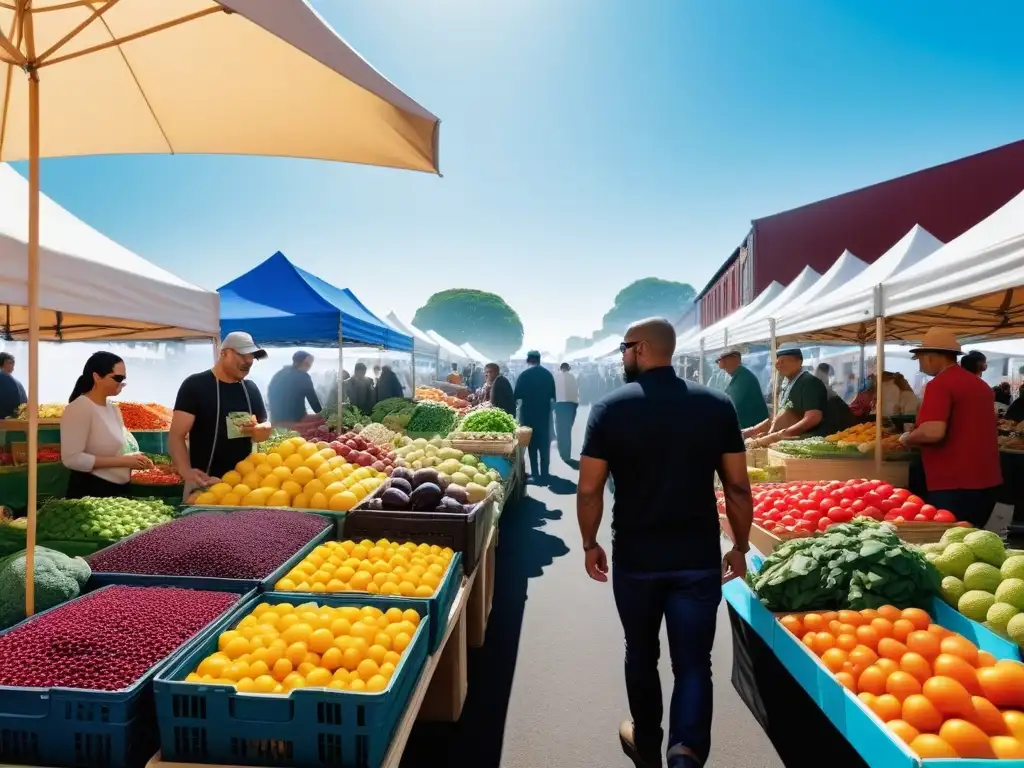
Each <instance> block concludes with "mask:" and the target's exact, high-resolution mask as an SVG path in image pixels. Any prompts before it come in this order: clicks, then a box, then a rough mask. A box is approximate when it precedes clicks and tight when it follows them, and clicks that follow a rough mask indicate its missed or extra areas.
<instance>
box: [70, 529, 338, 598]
mask: <svg viewBox="0 0 1024 768" xmlns="http://www.w3.org/2000/svg"><path fill="white" fill-rule="evenodd" d="M333 534H334V530H333V529H332V528H326V529H324V530H323V531H321V532H320V533H318V534H317V535H316V536H315V537H314V538H313V539H311V540H310V541H309V542H308V543H307V544H305V545H303V547H302V548H301V549H300V550H299V551H298V552H296V553H295V554H294V555H292V556H291V557H290V558H289V559H288V560H286V561H285V563H284V565H283V566H281V567H282V568H283V567H284V566H288V567H289V569H290V568H291V565H289V564H292V565H294V564H295V563H298V562H299V561H300V560H301V559H302V557H300V555H302V553H303V552H309V551H311V550H312V549H313V548H314V547H316V546H318V545H320V544H322V543H323V542H325V541H327V540H328V539H330V538H331V537H332V536H333ZM296 558H298V559H296ZM274 573H277V571H275V572H274ZM274 581H276V579H274V575H273V574H271V575H270V576H267V577H266V578H264V579H221V578H216V577H214V576H170V575H166V574H159V573H100V572H96V571H93V573H92V575H91V576H90V577H89V581H88V582H87V583H86V585H85V586H86V590H93V589H98V588H99V587H104V586H108V585H110V584H125V585H128V586H133V587H184V588H186V589H209V590H213V591H214V592H241V593H245V592H251V591H252V590H254V589H263V590H266V589H269V586H270V585H272V584H273V583H274Z"/></svg>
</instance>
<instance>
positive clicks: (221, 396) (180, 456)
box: [169, 331, 271, 497]
mask: <svg viewBox="0 0 1024 768" xmlns="http://www.w3.org/2000/svg"><path fill="white" fill-rule="evenodd" d="M266 356H267V353H266V351H265V350H263V349H261V348H260V347H259V346H257V345H256V342H255V341H253V339H252V336H250V335H249V334H248V333H243V332H241V331H235V332H233V333H229V334H228V335H227V336H225V337H224V341H223V342H221V345H220V354H219V356H218V358H217V362H216V363H215V364H214V366H213V368H212V369H210V370H208V371H203V372H202V373H195V374H192V375H191V376H189V377H188V378H187V379H185V380H184V381H183V382H182V383H181V387H180V388H179V389H178V397H177V398H176V399H175V401H174V417H173V418H172V419H171V431H170V440H169V443H170V445H169V447H170V453H171V459H172V461H173V462H174V467H175V469H176V470H177V471H178V474H180V475H181V476H182V478H184V480H185V496H186V497H187V496H188V495H189V493H191V491H192V490H194V489H196V488H203V487H206V486H208V485H210V484H211V483H212V482H213V481H214V479H215V478H218V477H221V476H223V474H224V473H225V472H227V471H228V470H230V469H234V468H235V465H236V464H237V463H238V462H240V461H242V460H243V459H244V458H245V457H246V456H248V455H249V454H250V453H252V448H253V443H261V442H263V441H264V440H266V439H267V438H268V437H270V432H271V427H270V424H269V423H268V422H267V408H266V406H265V405H264V403H263V396H262V395H261V394H260V390H259V388H258V387H257V386H256V384H255V383H254V382H253V381H251V380H249V379H247V378H246V377H247V376H248V375H249V371H251V370H252V366H253V363H254V362H255V361H256V360H263V359H265V358H266Z"/></svg>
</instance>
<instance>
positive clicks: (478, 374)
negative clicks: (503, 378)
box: [469, 363, 485, 392]
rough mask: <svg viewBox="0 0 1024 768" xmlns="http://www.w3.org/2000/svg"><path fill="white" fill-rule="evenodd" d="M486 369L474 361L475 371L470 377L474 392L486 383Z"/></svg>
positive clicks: (470, 384)
mask: <svg viewBox="0 0 1024 768" xmlns="http://www.w3.org/2000/svg"><path fill="white" fill-rule="evenodd" d="M484 378H485V376H484V369H483V368H482V367H480V366H479V365H477V364H476V363H473V372H472V373H471V374H470V377H469V386H470V389H471V390H472V391H473V392H476V391H477V390H478V389H480V387H482V386H483V385H484Z"/></svg>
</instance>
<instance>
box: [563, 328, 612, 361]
mask: <svg viewBox="0 0 1024 768" xmlns="http://www.w3.org/2000/svg"><path fill="white" fill-rule="evenodd" d="M621 343H622V334H621V333H613V334H612V335H611V336H605V337H604V338H603V339H601V340H600V341H595V342H594V343H593V344H591V345H590V346H589V347H584V348H583V349H577V350H576V351H575V352H570V353H569V354H567V355H564V356H563V358H562V359H563V360H565V361H566V362H569V363H571V362H573V361H574V360H596V359H599V358H602V357H604V356H606V355H610V354H611V353H612V352H617V351H618V349H619V344H621Z"/></svg>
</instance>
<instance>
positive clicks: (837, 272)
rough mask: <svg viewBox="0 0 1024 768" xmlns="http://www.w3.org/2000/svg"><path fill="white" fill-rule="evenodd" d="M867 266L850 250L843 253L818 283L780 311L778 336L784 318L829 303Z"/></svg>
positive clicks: (777, 322)
mask: <svg viewBox="0 0 1024 768" xmlns="http://www.w3.org/2000/svg"><path fill="white" fill-rule="evenodd" d="M867 266H868V265H867V264H865V263H864V262H863V261H861V260H860V259H858V258H857V257H856V256H854V255H853V254H852V253H850V252H849V251H848V250H847V251H843V253H842V254H841V255H840V256H839V258H838V259H836V261H835V263H834V264H833V265H832V266H831V267H829V268H828V269H827V270H826V271H825V274H823V275H822V276H821V278H820V279H819V280H818V282H816V283H815V284H814V285H812V286H811V287H810V288H808V289H807V290H806V291H804V292H803V293H802V294H800V295H799V296H798V297H796V298H795V299H794V300H793V301H791V302H789V304H787V305H786V306H784V307H781V308H780V309H779V313H778V315H777V316H776V318H775V325H776V334H777V333H778V325H779V323H781V322H782V321H783V319H784V318H786V317H791V316H792V315H794V314H798V313H800V312H801V311H803V310H805V309H807V307H810V306H813V305H815V304H821V303H824V302H827V301H828V299H829V297H830V296H832V295H834V294H835V293H836V291H839V290H842V288H843V287H844V286H845V285H848V284H849V282H850V281H851V280H853V279H855V278H856V277H857V275H859V274H860V273H861V272H863V271H864V270H865V269H867Z"/></svg>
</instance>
